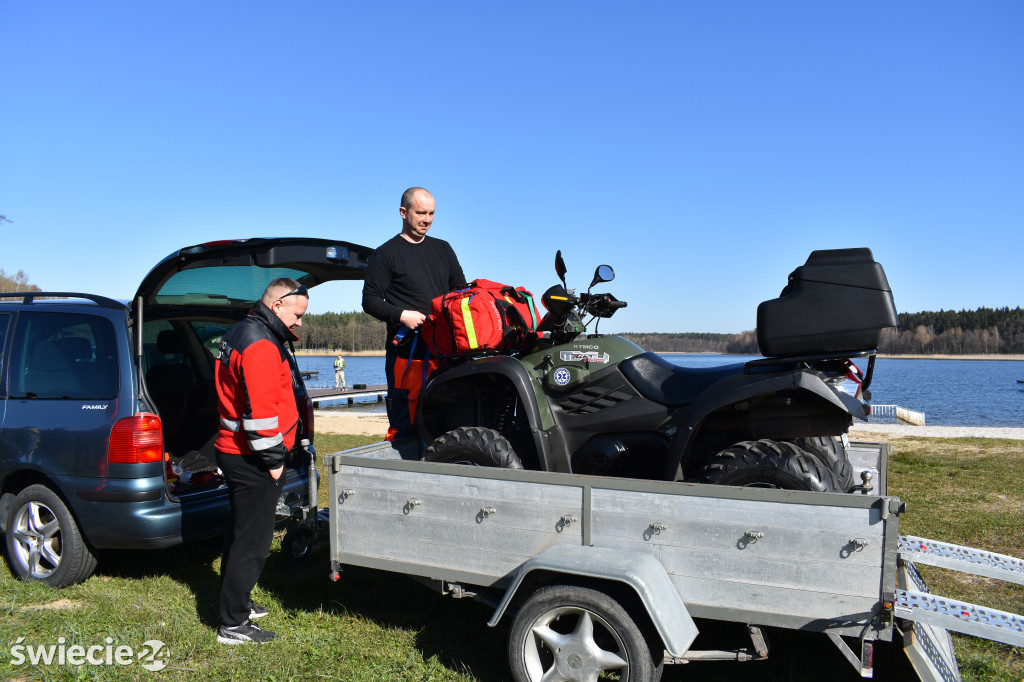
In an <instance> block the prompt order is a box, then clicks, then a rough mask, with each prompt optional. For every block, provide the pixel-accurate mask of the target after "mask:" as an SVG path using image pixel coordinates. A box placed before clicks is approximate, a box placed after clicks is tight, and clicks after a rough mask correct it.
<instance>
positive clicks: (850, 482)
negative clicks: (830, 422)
mask: <svg viewBox="0 0 1024 682" xmlns="http://www.w3.org/2000/svg"><path fill="white" fill-rule="evenodd" d="M793 444H794V445H796V446H797V447H798V448H800V449H801V450H803V451H804V452H806V453H807V454H809V455H812V456H814V457H816V458H818V460H820V461H821V463H822V464H824V465H825V466H827V467H828V469H829V471H831V472H832V478H834V479H835V480H836V485H838V486H839V488H840V489H841V490H843V491H844V492H845V491H847V490H849V489H850V488H852V487H853V486H854V478H853V464H851V463H850V457H849V455H847V454H846V447H845V446H843V443H842V441H840V440H839V439H837V438H833V437H832V436H814V437H812V438H797V439H796V440H794V441H793Z"/></svg>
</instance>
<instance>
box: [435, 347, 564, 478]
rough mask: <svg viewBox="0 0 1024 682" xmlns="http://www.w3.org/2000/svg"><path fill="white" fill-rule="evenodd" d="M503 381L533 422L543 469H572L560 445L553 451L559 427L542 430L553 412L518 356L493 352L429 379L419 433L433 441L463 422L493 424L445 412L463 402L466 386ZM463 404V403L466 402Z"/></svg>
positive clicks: (534, 436) (467, 424) (533, 431)
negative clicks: (474, 421) (535, 389)
mask: <svg viewBox="0 0 1024 682" xmlns="http://www.w3.org/2000/svg"><path fill="white" fill-rule="evenodd" d="M498 382H504V384H505V385H507V386H510V387H511V388H512V389H513V390H515V392H516V393H517V394H518V396H519V403H520V405H522V406H523V409H524V410H525V411H526V417H527V418H528V419H529V422H530V433H531V436H532V438H533V445H534V448H535V449H536V452H537V457H538V458H539V460H540V462H541V465H542V469H543V470H545V471H569V463H568V462H569V458H568V456H567V455H566V454H565V453H564V452H561V450H564V448H558V449H559V452H555V451H554V449H555V448H554V447H553V446H552V442H553V441H556V442H560V440H561V439H559V438H552V437H551V436H552V434H553V433H554V432H556V431H557V427H554V428H551V429H548V430H547V431H545V430H543V425H544V424H545V423H548V424H553V423H554V422H553V420H552V418H551V415H550V413H546V414H542V412H541V410H545V411H546V410H547V409H548V408H547V405H546V404H544V405H540V404H538V401H537V395H536V393H535V392H534V388H533V380H532V379H531V377H530V374H529V372H528V371H527V369H526V367H524V366H523V363H521V362H520V361H519V360H517V359H516V358H513V357H509V356H507V355H493V356H489V357H484V358H478V359H476V360H471V361H469V362H466V363H464V364H462V365H459V366H457V367H453V368H452V369H449V370H446V371H444V372H442V373H441V374H438V375H437V376H436V377H434V378H433V379H431V380H430V382H429V383H427V385H426V387H425V388H424V389H423V395H422V397H421V398H420V405H419V408H418V411H417V414H416V426H417V429H418V430H419V433H420V436H421V437H422V438H423V440H424V441H426V442H428V443H429V442H431V441H432V440H434V439H435V438H437V437H438V436H440V435H441V434H442V433H445V432H447V431H450V430H451V429H454V428H458V427H460V426H487V427H491V425H490V424H472V423H468V422H467V421H466V420H465V419H452V418H451V417H450V416H447V415H446V412H447V411H448V410H451V409H452V408H453V405H454V404H457V403H459V402H460V398H462V393H463V388H464V387H474V386H482V385H485V384H495V383H498ZM463 406H464V405H463Z"/></svg>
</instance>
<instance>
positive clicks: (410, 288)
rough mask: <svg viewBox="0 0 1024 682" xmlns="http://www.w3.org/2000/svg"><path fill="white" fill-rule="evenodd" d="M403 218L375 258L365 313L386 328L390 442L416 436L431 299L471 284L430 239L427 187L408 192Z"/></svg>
mask: <svg viewBox="0 0 1024 682" xmlns="http://www.w3.org/2000/svg"><path fill="white" fill-rule="evenodd" d="M398 213H399V215H401V216H402V231H401V233H399V234H398V235H396V236H395V237H392V238H391V239H389V240H388V241H386V242H384V244H382V245H381V246H380V247H379V248H378V249H377V250H376V251H375V252H374V254H373V255H372V256H371V257H370V262H369V264H368V266H367V269H366V281H365V282H364V284H363V310H365V311H366V312H367V313H369V314H370V315H373V316H374V317H376V318H377V319H378V320H382V321H383V322H385V323H386V324H387V341H386V344H387V350H386V353H385V357H386V359H385V363H384V369H385V373H386V374H387V379H388V396H387V400H386V405H387V411H388V422H389V424H390V428H389V429H388V435H387V439H388V440H394V439H396V438H401V437H403V436H409V435H413V434H414V433H415V430H414V429H413V426H412V420H413V418H414V417H415V409H416V399H417V398H418V397H419V390H420V387H421V384H422V382H423V375H424V373H425V368H424V366H423V364H424V350H425V346H426V344H424V343H422V342H419V339H417V338H416V337H417V336H418V334H416V333H415V331H416V330H417V329H419V326H420V325H421V324H423V321H424V320H426V319H427V315H428V314H430V301H431V300H432V299H434V298H436V297H438V296H440V295H442V294H444V293H447V292H449V291H451V290H452V289H454V288H456V287H458V286H460V285H463V284H465V282H466V276H465V275H464V274H463V273H462V266H461V265H459V259H458V258H457V257H456V256H455V251H454V250H453V249H452V247H451V245H449V244H448V242H446V241H444V240H441V239H435V238H434V237H428V236H427V230H429V229H430V226H431V225H432V224H433V222H434V197H433V196H431V194H430V192H428V191H427V190H425V189H423V188H422V187H410V188H409V189H407V190H405V193H403V194H402V201H401V205H400V206H399V208H398ZM410 332H413V333H410ZM396 368H397V371H396ZM396 375H397V377H396Z"/></svg>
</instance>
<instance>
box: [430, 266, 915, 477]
mask: <svg viewBox="0 0 1024 682" xmlns="http://www.w3.org/2000/svg"><path fill="white" fill-rule="evenodd" d="M555 271H556V272H557V274H558V277H559V279H560V280H561V284H560V285H555V286H553V287H551V288H550V289H548V290H547V291H546V292H545V293H544V296H543V297H542V301H543V303H544V306H545V308H546V309H547V314H546V315H545V316H544V318H543V319H542V320H541V322H540V324H539V325H538V328H537V332H538V335H537V338H536V340H535V341H532V342H531V345H530V347H529V348H524V349H522V350H519V351H514V352H509V353H504V354H494V355H489V356H484V357H471V358H466V357H462V358H455V359H449V360H448V361H447V362H446V363H445V364H444V365H443V366H442V367H441V368H440V369H439V370H438V371H437V372H435V373H434V374H433V376H432V378H431V379H430V381H429V382H428V383H427V385H426V386H425V387H424V390H423V393H422V395H421V398H420V404H419V408H418V410H417V416H416V426H417V429H418V431H419V433H420V436H421V437H422V438H423V441H424V442H425V443H427V444H429V445H428V446H427V448H426V450H425V453H424V455H423V459H425V460H428V461H439V462H457V463H467V464H476V465H482V466H499V467H509V468H526V469H536V470H544V471H561V472H572V473H579V474H595V475H601V476H621V477H631V478H643V479H660V480H667V481H695V482H704V483H714V484H721V485H740V486H762V487H776V488H784V489H791V490H813V491H831V492H849V491H853V490H855V489H858V486H859V484H858V482H856V481H854V475H853V467H852V466H851V464H850V461H849V459H848V457H847V454H846V450H845V445H846V444H848V442H849V441H848V440H847V436H846V434H847V431H848V430H849V428H850V425H851V424H852V423H853V418H854V417H856V418H858V419H862V420H866V419H867V417H868V415H869V414H870V407H869V406H868V404H867V402H866V401H868V400H870V393H869V392H868V388H869V387H870V384H871V377H872V373H873V370H874V364H875V356H876V352H877V347H878V340H879V336H880V333H881V330H882V329H884V328H886V327H891V326H895V325H896V324H897V318H896V309H895V306H894V303H893V298H892V292H891V290H890V289H889V284H888V282H887V280H886V277H885V273H884V271H883V270H882V266H881V265H880V264H878V263H876V262H875V261H874V260H873V257H872V254H871V251H870V250H869V249H840V250H829V251H814V252H813V253H811V255H810V257H809V258H808V259H807V262H806V263H805V264H804V265H803V266H802V267H798V268H797V269H796V270H795V271H794V272H793V273H792V274H791V275H790V277H789V282H788V284H787V286H786V287H785V289H783V291H782V294H781V295H780V296H779V298H777V299H772V300H769V301H765V302H763V303H761V304H760V306H758V310H757V337H758V345H759V347H760V350H761V352H762V353H763V354H764V355H765V356H767V357H764V358H761V359H757V360H754V361H751V362H745V363H736V364H729V365H724V366H719V367H709V368H697V369H695V368H687V367H679V366H676V365H674V364H672V363H670V362H669V361H668V360H665V359H664V358H662V357H661V356H659V355H657V354H655V353H652V352H645V351H644V350H643V349H642V348H640V347H639V346H637V345H636V344H634V343H632V342H631V341H628V340H627V339H624V338H622V337H621V336H613V335H600V334H596V333H594V334H589V335H588V334H587V333H586V331H587V324H586V323H584V318H585V317H586V316H590V319H589V320H588V322H593V321H595V320H597V321H600V319H601V318H606V317H611V316H612V315H613V314H614V313H615V312H616V311H617V310H618V309H619V308H623V307H625V306H626V303H625V302H624V301H619V300H617V299H616V298H615V297H614V296H612V295H611V294H607V293H604V294H598V293H591V289H593V287H594V286H595V285H596V284H599V283H604V282H610V281H611V280H612V279H613V278H614V276H615V273H614V271H613V270H612V268H611V267H610V266H607V265H601V266H599V267H598V268H597V269H596V271H595V273H594V279H593V281H592V282H591V284H590V287H588V289H587V292H586V293H583V294H580V295H575V294H574V293H573V291H572V290H569V289H567V288H566V284H565V272H566V268H565V263H564V261H563V260H562V255H561V251H559V252H558V253H557V254H556V256H555ZM595 330H596V324H595ZM853 358H867V365H866V370H865V371H863V372H862V371H861V370H860V369H858V367H857V366H856V365H854V363H853ZM848 378H850V379H852V380H853V381H854V382H857V383H859V390H858V392H857V395H850V394H849V393H847V392H845V391H844V390H842V388H841V384H842V383H843V382H844V381H845V380H846V379H848Z"/></svg>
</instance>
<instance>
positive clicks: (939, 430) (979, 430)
mask: <svg viewBox="0 0 1024 682" xmlns="http://www.w3.org/2000/svg"><path fill="white" fill-rule="evenodd" d="M316 430H317V431H318V432H320V433H347V434H354V435H363V436H380V437H381V438H383V437H384V434H385V433H386V432H387V430H388V418H387V415H385V414H383V413H382V412H370V411H361V410H352V411H351V412H346V411H341V410H332V411H329V412H328V411H324V410H319V411H317V413H316ZM881 436H890V437H902V436H910V437H913V436H918V437H924V438H1009V439H1012V440H1024V428H1014V427H989V426H909V425H906V424H854V426H853V428H852V429H850V438H852V439H853V440H877V439H878V438H879V437H881Z"/></svg>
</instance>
